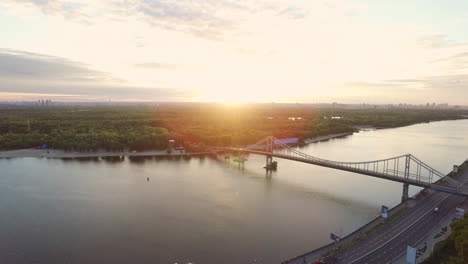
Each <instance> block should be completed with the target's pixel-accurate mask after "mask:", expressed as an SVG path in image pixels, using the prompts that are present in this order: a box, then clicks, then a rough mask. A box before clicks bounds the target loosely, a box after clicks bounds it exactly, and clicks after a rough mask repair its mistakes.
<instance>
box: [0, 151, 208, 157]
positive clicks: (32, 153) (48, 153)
mask: <svg viewBox="0 0 468 264" xmlns="http://www.w3.org/2000/svg"><path fill="white" fill-rule="evenodd" d="M210 153H211V152H193V153H186V152H178V151H175V152H172V153H170V154H169V153H167V151H165V150H148V151H138V152H134V151H120V152H110V151H96V152H77V151H63V150H56V149H19V150H6V151H0V158H98V157H121V156H127V157H143V156H174V157H177V156H197V155H207V154H210Z"/></svg>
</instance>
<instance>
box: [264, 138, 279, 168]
mask: <svg viewBox="0 0 468 264" xmlns="http://www.w3.org/2000/svg"><path fill="white" fill-rule="evenodd" d="M265 143H266V152H267V153H271V154H273V147H274V144H275V138H274V137H268V138H267V140H266V142H265ZM276 167H277V163H276V162H274V161H273V156H272V155H266V165H265V169H266V170H267V171H272V170H276Z"/></svg>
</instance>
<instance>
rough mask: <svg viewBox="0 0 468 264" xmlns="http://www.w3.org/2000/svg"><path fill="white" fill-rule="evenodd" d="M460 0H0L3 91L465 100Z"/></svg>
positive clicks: (17, 95) (164, 98)
mask: <svg viewBox="0 0 468 264" xmlns="http://www.w3.org/2000/svg"><path fill="white" fill-rule="evenodd" d="M462 28H468V3H467V2H466V1H461V0H455V1H450V5H449V4H447V3H444V2H440V1H439V2H435V1H431V2H430V3H429V2H428V1H422V0H418V1H411V2H407V1H401V0H398V1H391V2H386V1H370V0H361V1H352V0H350V1H342V0H330V1H307V0H297V1H287V0H258V1H247V0H240V1H230V0H218V1H216V0H201V1H196V2H194V1H188V0H178V1H175V0H153V1H151V0H132V1H119V0H107V1H92V0H74V1H67V0H16V1H14V0H5V1H2V3H0V30H1V31H2V34H1V36H0V43H1V45H0V101H3V102H4V101H35V100H38V99H51V100H53V101H63V102H106V101H109V100H110V101H112V102H119V101H122V102H128V101H131V102H170V101H174V102H263V103H267V102H277V103H320V102H338V103H343V104H362V103H368V104H399V103H408V104H416V105H419V104H426V103H433V102H435V103H437V104H440V103H448V104H450V105H466V99H465V98H467V97H468V87H467V86H468V34H467V33H466V32H463V31H462V30H460V29H462Z"/></svg>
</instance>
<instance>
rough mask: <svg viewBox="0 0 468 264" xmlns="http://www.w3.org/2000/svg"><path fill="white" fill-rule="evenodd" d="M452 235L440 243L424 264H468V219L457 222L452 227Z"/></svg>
mask: <svg viewBox="0 0 468 264" xmlns="http://www.w3.org/2000/svg"><path fill="white" fill-rule="evenodd" d="M450 227H451V228H452V233H450V235H449V237H448V238H447V239H446V240H444V241H441V242H439V244H437V245H436V248H435V249H434V252H433V253H432V254H431V256H430V257H429V258H428V259H427V260H425V261H424V264H464V263H468V218H467V217H465V218H464V219H460V220H455V221H454V222H452V224H451V225H450Z"/></svg>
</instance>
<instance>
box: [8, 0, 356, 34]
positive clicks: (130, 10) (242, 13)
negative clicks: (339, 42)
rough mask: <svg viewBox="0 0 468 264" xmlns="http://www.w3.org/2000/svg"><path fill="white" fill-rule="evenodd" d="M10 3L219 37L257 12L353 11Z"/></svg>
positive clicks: (213, 3)
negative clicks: (142, 21) (138, 21)
mask: <svg viewBox="0 0 468 264" xmlns="http://www.w3.org/2000/svg"><path fill="white" fill-rule="evenodd" d="M3 1H5V4H9V5H18V4H20V5H29V6H31V5H32V6H35V7H38V8H39V9H40V10H42V12H43V13H44V14H46V15H60V16H63V17H65V18H67V19H72V20H77V21H81V22H84V23H86V24H93V23H94V21H96V20H98V19H101V18H103V17H105V18H108V19H110V20H119V21H126V20H133V21H135V20H141V19H142V18H143V20H144V21H145V22H146V23H148V24H150V25H152V26H154V27H159V28H162V29H165V30H168V31H177V32H183V33H190V34H192V35H195V36H198V37H202V38H208V39H221V38H222V37H223V35H224V33H225V32H229V31H234V32H235V31H236V30H238V29H239V28H238V27H239V25H240V24H242V23H244V22H245V19H247V20H250V19H252V18H255V16H257V15H262V14H265V13H269V14H271V15H272V16H277V17H283V18H287V19H292V20H297V19H302V18H306V17H308V16H310V15H311V14H313V15H314V16H323V15H322V14H321V13H323V10H324V9H327V10H330V9H333V10H344V11H343V12H351V11H353V10H356V9H357V8H356V5H353V4H351V2H349V3H342V2H341V1H328V2H327V3H319V2H315V1H305V0H300V1H288V0H273V1H272V0H255V1H251V0H197V1H193V0H126V1H122V0H107V1H96V0H75V1H72V2H70V1H67V0H3Z"/></svg>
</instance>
